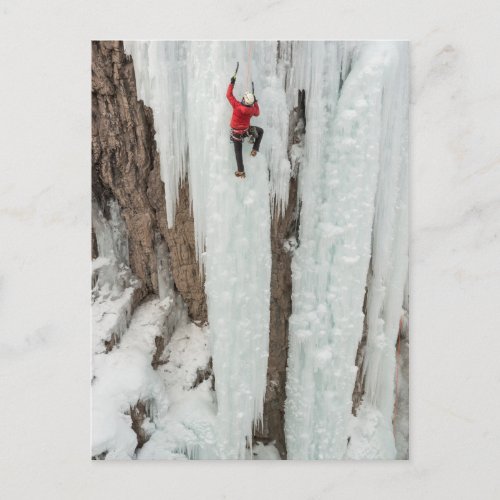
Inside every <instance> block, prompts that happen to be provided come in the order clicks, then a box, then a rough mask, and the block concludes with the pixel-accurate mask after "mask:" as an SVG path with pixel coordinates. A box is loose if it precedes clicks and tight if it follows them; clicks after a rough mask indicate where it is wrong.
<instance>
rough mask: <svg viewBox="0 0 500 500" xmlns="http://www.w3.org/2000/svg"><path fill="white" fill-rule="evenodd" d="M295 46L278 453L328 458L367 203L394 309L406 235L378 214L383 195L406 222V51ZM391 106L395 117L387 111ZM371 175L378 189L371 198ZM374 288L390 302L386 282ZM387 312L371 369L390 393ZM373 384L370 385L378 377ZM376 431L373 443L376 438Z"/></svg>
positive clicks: (343, 397) (346, 370) (333, 448)
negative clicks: (301, 126)
mask: <svg viewBox="0 0 500 500" xmlns="http://www.w3.org/2000/svg"><path fill="white" fill-rule="evenodd" d="M396 45H397V44H396ZM300 50H301V53H302V56H303V57H304V60H303V61H302V70H301V71H299V72H298V74H297V75H296V79H297V82H299V85H300V86H303V87H304V88H306V96H307V104H306V111H307V132H306V135H305V157H304V159H303V165H304V166H303V168H302V169H301V171H300V174H299V185H300V196H301V199H302V211H301V215H300V217H301V219H300V246H299V248H298V249H297V250H296V251H295V254H294V259H293V263H292V271H293V296H292V300H293V314H292V316H291V318H290V350H289V362H288V372H287V401H286V438H287V449H288V457H289V458H300V459H307V458H315V459H321V458H324V459H327V458H337V459H339V458H343V457H344V455H345V453H346V450H347V439H348V437H349V435H350V421H351V407H352V393H353V388H354V381H355V377H356V372H357V369H356V366H355V356H356V351H357V347H358V343H359V340H360V338H361V333H362V331H363V312H362V306H363V300H364V296H365V286H366V277H367V271H368V266H369V263H370V257H371V250H372V223H373V218H374V214H375V213H376V214H377V221H378V224H379V226H380V229H379V230H378V232H375V233H374V234H373V242H374V243H375V244H376V243H377V242H379V241H382V242H383V244H386V245H387V246H388V247H389V248H390V252H392V253H391V254H390V255H391V258H392V261H393V265H394V267H395V268H396V273H397V276H398V279H396V280H395V281H394V283H391V286H393V287H394V290H393V293H394V301H393V302H394V304H397V306H394V307H396V309H398V310H400V309H401V304H402V300H403V289H404V280H405V278H406V273H407V269H406V260H405V255H404V254H405V252H406V247H405V246H404V244H406V235H405V234H404V232H403V234H402V235H401V240H402V243H399V242H396V243H393V240H394V239H395V236H396V235H394V234H392V233H391V232H390V231H389V229H388V226H389V227H392V228H394V227H395V225H396V227H397V224H396V223H393V224H392V225H391V222H390V221H389V222H388V221H386V216H385V211H386V210H387V207H386V205H385V204H386V203H387V204H388V205H389V209H390V210H391V211H392V213H393V214H396V215H393V219H394V217H396V216H397V217H400V218H401V224H402V225H403V226H404V227H406V220H405V219H404V217H405V215H404V212H403V211H402V210H399V207H398V206H396V200H395V199H394V196H395V197H396V199H397V198H398V196H399V192H400V191H399V186H400V184H401V185H403V186H405V181H406V177H405V176H404V171H405V169H406V163H405V155H406V150H405V149H404V148H403V147H402V144H403V143H404V144H405V141H406V135H405V131H406V129H405V128H404V126H403V129H399V128H398V127H399V126H400V125H401V124H403V125H405V123H406V122H405V120H406V113H405V111H406V109H407V108H406V105H407V102H406V100H405V96H404V89H406V85H407V75H406V73H404V72H403V73H401V72H400V71H399V66H398V65H399V57H400V55H401V57H404V56H405V53H400V52H399V51H398V50H397V48H396V46H395V45H394V44H383V43H360V44H352V43H348V44H337V43H328V42H327V43H321V42H316V43H311V44H303V45H301V47H300ZM297 52H298V51H295V54H296V55H297ZM299 57H300V56H299ZM395 74H396V75H397V76H399V79H396V78H395V77H394V75H395ZM401 89H403V91H401ZM308 91H309V92H308ZM398 113H399V114H400V116H401V117H400V119H399V120H396V121H394V119H395V117H398ZM398 134H399V135H398ZM382 170H383V173H382V174H381V171H382ZM401 171H403V174H401ZM379 175H380V177H381V179H382V181H379ZM380 182H385V183H386V184H387V187H386V188H385V189H384V192H382V193H380V194H379V195H378V196H377V186H378V184H379V183H380ZM391 187H392V188H393V190H394V192H395V195H394V196H393V197H389V198H387V200H386V198H385V197H384V196H385V194H386V192H385V191H386V189H390V188H391ZM376 206H377V209H375V207H376ZM379 226H377V227H379ZM378 258H379V259H380V260H382V259H383V257H381V256H378ZM377 262H378V261H377ZM380 265H382V263H381V264H380ZM388 265H390V264H388ZM400 275H401V276H402V279H400V278H399V276H400ZM400 281H402V282H401V283H400ZM369 286H371V284H370V285H369ZM369 293H370V290H369ZM381 294H382V298H383V300H389V299H387V298H386V292H385V290H381ZM391 304H392V302H391ZM376 314H379V310H377V312H376ZM392 317H393V315H391V318H392ZM398 320H399V318H398V319H397V320H396V323H395V324H394V323H393V322H392V323H390V324H389V325H387V327H388V328H387V335H388V336H389V335H390V339H389V340H387V344H388V346H389V348H390V350H389V353H390V354H391V356H388V357H387V358H386V359H384V361H383V362H382V363H381V364H380V367H377V368H378V369H380V370H382V371H384V373H385V374H386V378H387V377H389V378H390V377H392V379H391V380H390V385H386V386H382V389H381V391H380V393H383V394H384V396H385V397H388V398H389V400H391V401H393V385H392V380H393V377H394V359H395V356H394V354H395V352H394V344H395V338H396V335H397V327H398ZM370 327H371V325H370ZM371 333H372V332H371V330H369V333H368V338H369V341H370V342H371V341H372V340H373V337H371ZM377 338H378V337H375V342H376V339H377ZM391 341H392V344H390V342H391ZM371 365H372V362H371V361H370V366H371ZM370 380H371V378H370ZM374 385H375V386H377V387H380V385H378V384H377V381H374ZM370 387H371V386H370ZM387 393H388V394H387ZM381 398H382V394H379V397H378V398H371V399H370V400H372V399H375V400H376V401H373V404H376V405H380V407H381V408H377V411H378V413H377V415H379V413H381V414H382V416H380V415H379V416H378V418H385V419H386V422H385V424H384V425H386V427H387V428H389V429H390V428H391V422H390V416H389V417H388V418H387V413H386V412H384V410H385V407H384V408H382V405H383V403H382V402H381V401H380V400H381ZM387 441H388V440H387V439H384V440H380V441H378V443H379V445H382V444H383V445H384V446H385V444H384V443H387ZM389 441H390V440H389ZM391 449H394V442H393V441H392V444H391ZM358 458H359V457H358ZM366 458H369V457H366Z"/></svg>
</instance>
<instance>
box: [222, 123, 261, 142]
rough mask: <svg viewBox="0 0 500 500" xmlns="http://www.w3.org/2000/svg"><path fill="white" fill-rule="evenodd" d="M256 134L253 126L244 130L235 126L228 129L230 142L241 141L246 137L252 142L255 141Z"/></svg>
mask: <svg viewBox="0 0 500 500" xmlns="http://www.w3.org/2000/svg"><path fill="white" fill-rule="evenodd" d="M256 136H257V131H256V130H255V127H253V126H252V127H248V128H246V129H244V130H237V129H235V128H231V129H229V140H230V141H231V142H235V141H236V142H243V141H244V140H245V139H246V138H247V137H248V138H249V139H248V142H249V143H250V144H253V143H254V142H255V138H256Z"/></svg>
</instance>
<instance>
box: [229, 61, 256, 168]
mask: <svg viewBox="0 0 500 500" xmlns="http://www.w3.org/2000/svg"><path fill="white" fill-rule="evenodd" d="M237 72H238V66H236V72H235V73H234V76H233V77H232V78H231V83H230V84H229V87H228V88H227V92H226V97H227V99H228V101H229V103H230V104H231V106H232V107H233V116H232V118H231V135H230V140H231V142H232V143H233V144H234V153H235V155H236V163H237V165H238V170H237V171H236V172H235V173H234V174H235V175H236V177H242V178H244V177H245V166H244V165H243V153H242V150H243V141H244V139H245V137H250V142H253V148H252V152H251V153H250V154H251V155H252V156H255V155H256V154H257V152H258V151H259V147H260V142H261V141H262V136H263V135H264V130H262V129H261V128H260V127H254V126H252V127H251V126H250V119H251V118H252V116H259V114H260V110H259V104H258V103H257V99H255V96H254V94H253V92H245V94H244V95H243V99H242V100H241V102H238V101H237V100H236V99H235V97H234V95H233V89H234V83H235V82H236V73H237ZM252 90H253V83H252Z"/></svg>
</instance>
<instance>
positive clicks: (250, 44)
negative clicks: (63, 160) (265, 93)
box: [245, 42, 253, 91]
mask: <svg viewBox="0 0 500 500" xmlns="http://www.w3.org/2000/svg"><path fill="white" fill-rule="evenodd" d="M246 44H247V67H246V74H245V91H247V90H248V89H249V86H250V80H251V76H252V55H253V42H246Z"/></svg>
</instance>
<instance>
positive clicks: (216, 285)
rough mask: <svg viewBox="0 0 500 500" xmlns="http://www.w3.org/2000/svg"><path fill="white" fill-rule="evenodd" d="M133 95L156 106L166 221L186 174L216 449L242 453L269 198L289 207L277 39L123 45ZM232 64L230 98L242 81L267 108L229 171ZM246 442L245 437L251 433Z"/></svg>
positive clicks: (249, 419) (257, 389)
mask: <svg viewBox="0 0 500 500" xmlns="http://www.w3.org/2000/svg"><path fill="white" fill-rule="evenodd" d="M126 50H127V51H128V52H129V53H130V54H132V57H133V61H134V67H135V72H136V80H137V89H138V94H139V97H140V98H142V99H144V101H145V103H146V104H147V105H149V106H151V107H152V109H153V112H154V120H155V128H156V130H157V142H158V148H159V150H160V162H161V168H162V176H163V177H162V178H163V180H164V181H165V183H166V184H167V186H166V190H165V191H166V198H167V211H168V212H169V213H168V222H169V224H172V223H173V217H174V210H175V204H176V196H177V193H176V188H177V185H178V183H179V182H180V181H181V180H182V179H183V176H184V173H185V172H186V173H187V177H188V180H189V187H190V196H191V199H192V208H193V215H194V224H195V239H196V246H197V254H198V258H199V262H200V266H203V270H204V271H205V278H206V281H205V289H206V292H207V305H208V319H209V324H210V338H211V349H212V356H213V369H214V374H215V380H216V394H217V403H218V416H217V425H216V427H217V428H216V432H217V434H218V439H217V443H218V444H217V448H218V450H217V453H218V455H219V456H220V457H221V458H244V457H245V455H246V451H245V447H246V445H247V438H251V436H252V434H253V426H254V425H256V424H258V422H259V420H260V418H261V417H262V409H263V400H264V395H265V389H266V373H267V356H268V338H269V297H270V290H269V287H270V272H271V248H270V216H271V215H270V214H271V209H270V203H272V204H276V206H277V207H281V208H283V207H284V206H286V202H287V195H288V180H289V177H290V163H289V162H288V159H287V143H288V115H289V112H288V108H287V101H286V94H285V92H284V88H283V73H280V74H279V73H278V71H277V44H276V42H234V43H231V42H131V43H126ZM236 61H239V62H240V71H239V73H238V78H237V81H236V86H235V90H234V93H235V96H236V97H237V98H239V97H240V96H241V95H242V94H243V92H244V91H245V90H248V89H250V88H251V82H252V80H253V81H254V84H255V93H256V96H257V98H258V100H259V104H260V106H261V108H262V109H264V110H265V113H262V115H261V117H258V118H254V119H252V124H254V125H259V126H261V127H262V128H263V129H264V130H265V133H264V140H263V142H262V146H261V149H260V153H259V155H258V156H257V157H256V158H251V157H250V155H249V153H250V149H249V146H248V144H245V146H244V152H243V154H244V162H245V166H246V172H247V178H246V179H245V180H244V181H241V180H239V179H236V178H235V176H234V171H235V170H236V162H235V158H234V151H233V146H232V144H231V143H230V142H229V122H230V118H231V112H232V109H231V107H230V105H229V103H228V102H227V100H226V96H225V94H226V89H227V85H228V84H229V80H230V77H231V76H232V74H233V72H234V68H235V65H236ZM250 441H251V439H250Z"/></svg>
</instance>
